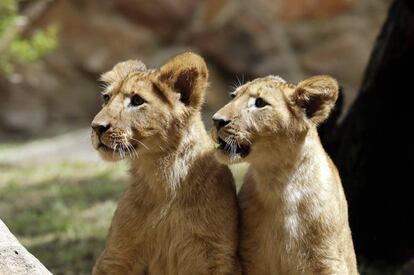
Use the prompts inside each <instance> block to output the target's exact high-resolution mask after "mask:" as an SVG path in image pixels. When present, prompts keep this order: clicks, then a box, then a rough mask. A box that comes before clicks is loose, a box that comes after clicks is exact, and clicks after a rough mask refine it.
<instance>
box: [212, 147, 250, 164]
mask: <svg viewBox="0 0 414 275" xmlns="http://www.w3.org/2000/svg"><path fill="white" fill-rule="evenodd" d="M214 156H215V157H216V159H217V160H218V161H219V162H220V163H222V164H226V165H230V164H236V163H240V162H244V161H246V157H243V156H242V155H240V154H232V153H229V152H226V151H224V150H223V149H219V148H216V149H215V150H214Z"/></svg>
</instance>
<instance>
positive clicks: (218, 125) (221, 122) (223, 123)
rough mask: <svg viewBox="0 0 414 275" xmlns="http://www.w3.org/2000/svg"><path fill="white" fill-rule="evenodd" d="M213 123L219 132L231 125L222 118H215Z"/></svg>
mask: <svg viewBox="0 0 414 275" xmlns="http://www.w3.org/2000/svg"><path fill="white" fill-rule="evenodd" d="M213 123H214V126H215V127H216V128H217V130H220V129H221V128H223V127H224V126H226V125H227V124H229V123H230V120H224V119H222V118H215V117H213Z"/></svg>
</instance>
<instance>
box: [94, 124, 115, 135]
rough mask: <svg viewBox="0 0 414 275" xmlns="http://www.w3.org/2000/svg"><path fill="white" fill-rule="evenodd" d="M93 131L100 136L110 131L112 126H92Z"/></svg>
mask: <svg viewBox="0 0 414 275" xmlns="http://www.w3.org/2000/svg"><path fill="white" fill-rule="evenodd" d="M91 126H92V129H93V130H94V131H95V133H97V134H98V135H99V136H100V135H102V134H103V133H105V132H106V131H108V129H109V128H111V125H110V124H92V125H91Z"/></svg>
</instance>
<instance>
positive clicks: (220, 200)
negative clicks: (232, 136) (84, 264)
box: [92, 53, 238, 275]
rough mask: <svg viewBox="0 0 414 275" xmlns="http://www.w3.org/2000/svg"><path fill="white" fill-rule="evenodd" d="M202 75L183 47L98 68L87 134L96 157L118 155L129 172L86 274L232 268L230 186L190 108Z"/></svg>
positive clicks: (200, 90) (234, 217) (197, 105)
mask: <svg viewBox="0 0 414 275" xmlns="http://www.w3.org/2000/svg"><path fill="white" fill-rule="evenodd" d="M207 79H208V71H207V67H206V64H205V62H204V60H203V59H202V58H201V57H200V56H198V55H196V54H193V53H184V54H181V55H178V56H176V57H174V58H172V59H171V60H170V61H168V62H167V63H166V64H165V65H164V66H162V67H161V69H160V70H148V69H146V68H145V65H144V64H143V63H142V62H139V61H126V62H123V63H119V64H117V65H116V66H115V67H114V68H113V69H112V70H111V71H109V72H107V73H105V74H103V76H102V81H103V82H105V83H106V84H107V87H106V89H105V91H104V93H103V101H104V105H103V107H102V110H101V111H100V112H99V113H98V114H97V115H96V117H95V118H94V120H93V122H92V128H93V131H92V143H93V145H94V147H95V149H96V150H98V151H99V153H100V155H101V156H102V157H103V158H104V159H107V160H119V159H128V160H129V162H130V174H131V177H130V183H129V185H128V186H127V188H126V190H125V192H124V194H123V195H122V197H121V199H120V201H119V205H118V208H117V210H116V212H115V215H114V217H113V220H112V224H111V228H110V230H109V235H108V237H107V240H106V246H105V250H104V251H103V253H102V254H101V256H100V257H99V259H98V261H97V263H96V264H95V267H94V269H93V274H123V275H124V274H171V275H176V274H189V275H190V274H191V275H194V274H237V272H238V263H237V257H236V250H237V238H238V236H237V224H238V206H237V198H236V191H235V186H234V182H233V178H232V175H231V173H230V171H229V170H228V168H227V167H226V166H225V165H223V164H220V163H218V162H217V160H216V159H215V157H214V152H213V149H212V148H213V146H212V144H211V141H210V138H209V136H208V134H207V132H206V130H205V128H204V125H203V123H202V121H201V116H200V109H201V105H202V102H203V98H204V91H205V88H206V86H207Z"/></svg>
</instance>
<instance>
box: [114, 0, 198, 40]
mask: <svg viewBox="0 0 414 275" xmlns="http://www.w3.org/2000/svg"><path fill="white" fill-rule="evenodd" d="M115 2H116V5H117V7H118V8H119V10H120V12H121V13H122V14H123V15H125V16H126V18H128V19H129V20H131V21H132V22H135V23H136V24H139V25H143V26H146V27H149V28H151V29H152V30H153V31H154V32H155V33H157V34H158V35H160V36H161V37H162V38H164V39H170V40H171V39H174V37H176V36H177V34H178V33H180V32H181V31H182V30H183V27H184V26H185V25H186V24H187V23H188V22H190V21H191V18H192V15H193V13H194V11H195V8H196V7H197V5H198V1H193V0H176V1H170V0H152V1H148V0H116V1H115Z"/></svg>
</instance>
